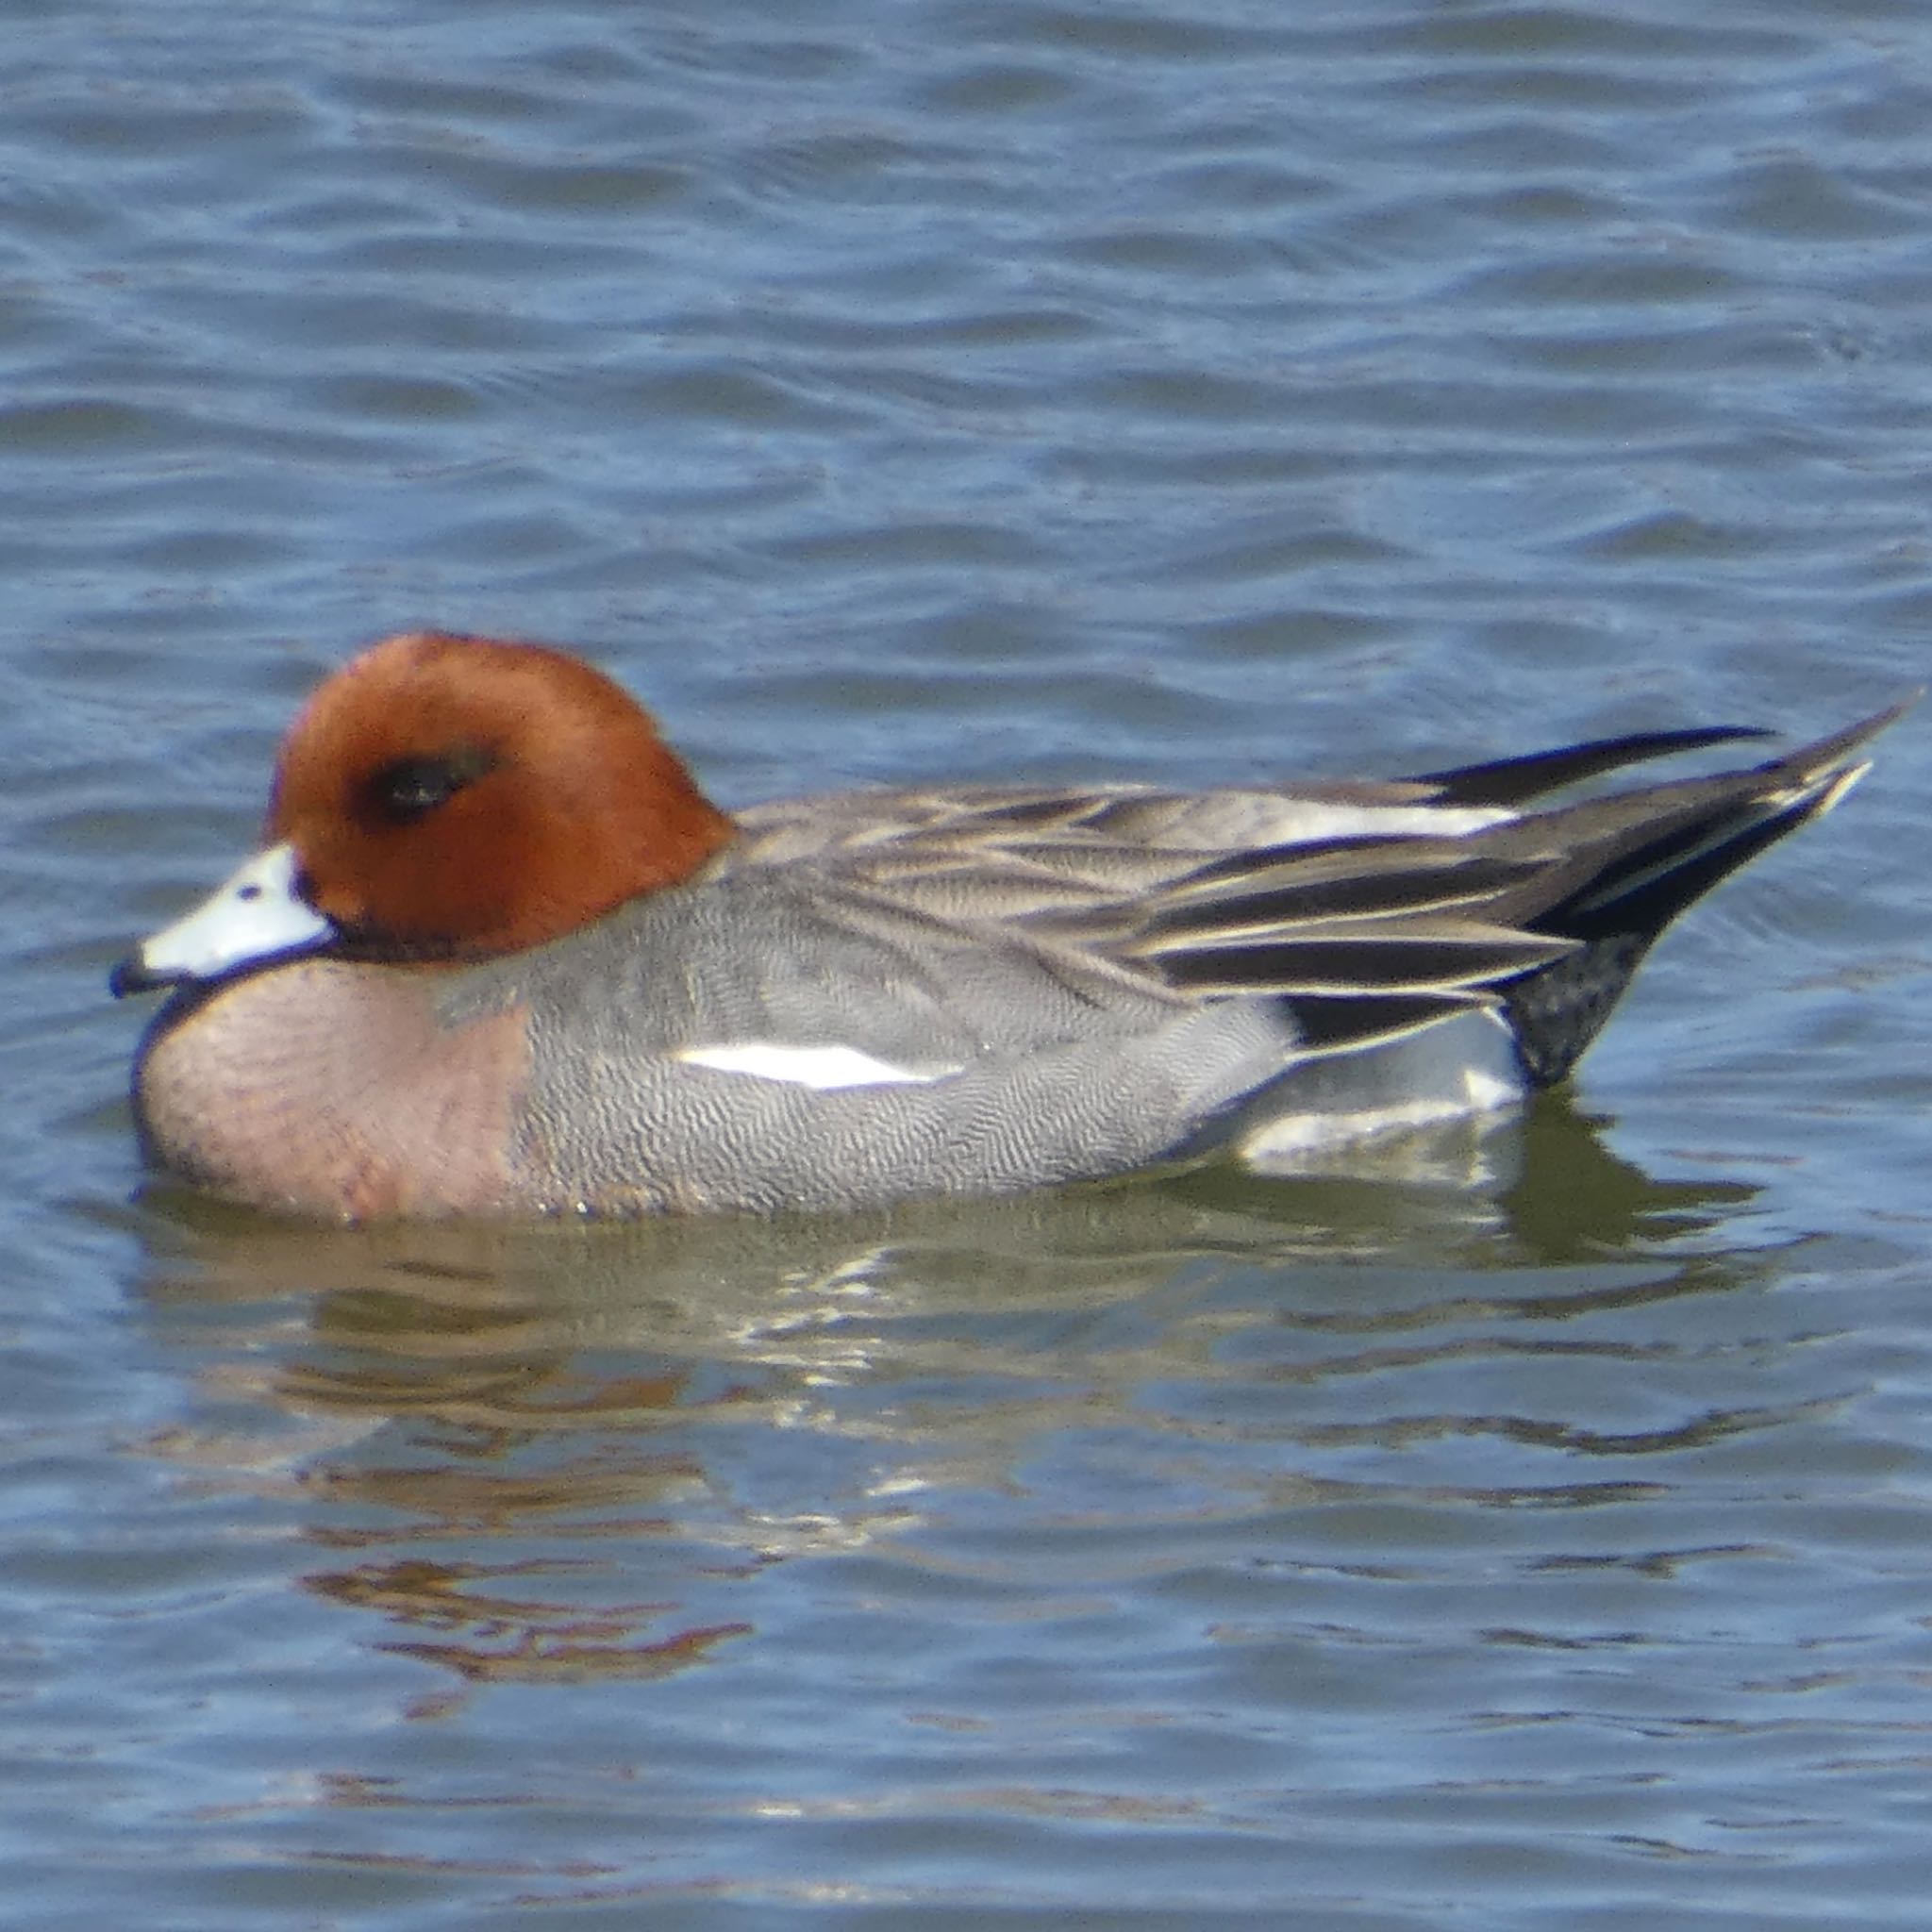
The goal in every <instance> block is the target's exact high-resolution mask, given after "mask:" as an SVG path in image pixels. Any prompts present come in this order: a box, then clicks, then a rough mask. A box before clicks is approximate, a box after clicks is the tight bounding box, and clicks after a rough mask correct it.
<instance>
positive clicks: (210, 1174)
mask: <svg viewBox="0 0 1932 1932" xmlns="http://www.w3.org/2000/svg"><path fill="white" fill-rule="evenodd" d="M451 970H452V969H450V968H446V967H434V966H413V967H406V966H366V965H345V964H342V963H341V962H338V961H333V960H325V959H308V960H298V961H296V962H294V963H292V964H291V965H288V966H282V967H277V968H275V969H273V970H271V971H268V972H264V973H258V974H251V975H249V976H247V977H245V978H242V979H240V980H237V981H236V982H235V983H234V984H233V985H232V986H228V987H225V988H223V989H222V990H220V991H217V992H215V993H214V994H213V995H212V996H211V997H209V998H208V999H207V1000H206V1001H205V1002H204V1003H202V1004H201V1005H199V1006H196V1007H193V1008H191V1009H189V1010H188V1011H186V1012H185V1013H184V1014H182V1015H181V1016H180V1017H179V1018H177V1019H171V1018H170V1017H169V1016H168V1015H166V1014H165V1013H164V1014H163V1016H162V1019H161V1021H160V1022H159V1023H158V1025H157V1027H156V1030H155V1032H154V1033H153V1034H151V1035H150V1037H149V1039H148V1041H146V1043H145V1044H144V1046H143V1048H142V1058H141V1060H140V1063H139V1065H138V1067H137V1069H136V1074H135V1106H136V1108H137V1111H138V1112H139V1114H140V1116H141V1122H142V1130H143V1132H144V1133H145V1134H146V1136H147V1139H148V1142H149V1144H150V1146H151V1148H152V1149H153V1151H154V1153H155V1154H156V1155H157V1157H158V1158H159V1159H160V1161H161V1162H162V1163H163V1164H165V1165H166V1166H168V1167H170V1168H172V1169H174V1170H175V1171H176V1172H178V1173H180V1174H185V1175H187V1176H188V1177H189V1178H191V1179H193V1180H196V1181H199V1182H202V1183H204V1184H206V1185H208V1186H211V1187H214V1188H218V1189H220V1190H222V1191H225V1192H227V1193H230V1194H233V1195H237V1196H239V1197H240V1198H241V1199H242V1200H245V1201H249V1202H253V1203H255V1204H257V1205H258V1206H262V1207H279V1208H300V1209H306V1210H308V1211H311V1212H318V1213H323V1214H328V1215H346V1216H349V1217H352V1218H355V1219H361V1218H364V1217H369V1216H378V1215H388V1214H436V1213H464V1212H472V1213H474V1212H488V1211H489V1210H491V1209H492V1208H512V1207H521V1208H525V1209H528V1208H532V1207H537V1206H541V1205H544V1204H541V1203H535V1202H531V1201H529V1200H527V1199H524V1198H521V1196H520V1193H519V1190H518V1187H517V1184H516V1178H515V1174H514V1155H513V1151H512V1150H513V1137H514V1123H515V1121H516V1119H517V1117H518V1113H519V1108H520V1106H521V1102H522V1097H523V1095H524V1093H525V1090H526V1088H527V1086H528V1081H529V1067H530V1050H529V1038H528V1031H527V1025H526V1019H527V1016H526V1014H525V1011H524V1009H523V1008H521V1007H516V1006H508V1007H505V1008H499V1009H497V1010H494V1011H490V1012H486V1013H484V1014H482V1015H481V1016H480V1017H475V1018H471V1019H467V1020H465V1021H462V1022H460V1023H456V1024H449V1023H445V1022H444V1021H443V1020H442V1019H441V1017H440V1016H439V1014H438V1011H437V1005H436V999H435V994H436V992H437V990H438V987H439V984H440V982H441V980H442V978H443V977H444V975H446V974H448V973H449V972H450V971H451Z"/></svg>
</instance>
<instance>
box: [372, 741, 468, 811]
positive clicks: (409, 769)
mask: <svg viewBox="0 0 1932 1932" xmlns="http://www.w3.org/2000/svg"><path fill="white" fill-rule="evenodd" d="M495 762H496V760H495V759H494V758H492V757H491V755H490V753H489V752H487V751H485V750H484V749H483V748H482V747H481V746H478V745H465V746H462V747H460V748H458V750H455V751H447V752H438V753H434V754H431V755H428V756H425V757H422V758H391V760H390V761H389V763H388V764H386V765H384V766H382V767H381V768H380V769H379V770H377V771H375V772H374V773H372V774H370V777H369V778H368V780H367V782H366V783H365V785H364V786H363V791H362V799H363V803H364V805H365V806H366V808H368V811H369V813H370V815H371V816H372V817H374V818H376V819H380V820H381V821H382V822H383V823H384V824H390V825H412V824H415V823H416V821H417V820H418V819H421V818H426V817H427V816H428V815H429V814H430V813H431V812H433V811H434V810H435V809H436V808H437V807H438V806H441V805H447V804H448V803H449V801H450V800H451V799H452V798H454V797H455V796H456V795H457V793H458V791H462V790H463V788H464V787H465V786H467V785H474V784H475V782H476V780H477V779H478V778H480V777H482V775H483V774H485V773H486V772H488V771H489V770H491V767H492V766H493V765H494V764H495Z"/></svg>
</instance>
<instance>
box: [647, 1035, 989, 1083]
mask: <svg viewBox="0 0 1932 1932" xmlns="http://www.w3.org/2000/svg"><path fill="white" fill-rule="evenodd" d="M676 1058H678V1059H681V1060H684V1061H686V1062H688V1063H689V1064H690V1065H691V1066H694V1067H710V1068H711V1069H713V1070H714V1071H715V1072H717V1073H720V1074H749V1075H750V1076H751V1077H752V1078H753V1079H755V1080H784V1081H786V1082H788V1083H790V1084H791V1086H793V1087H816V1088H817V1089H819V1091H821V1092H830V1091H833V1090H834V1089H836V1088H840V1087H917V1086H924V1085H925V1084H926V1083H927V1082H929V1081H933V1080H943V1079H945V1078H946V1077H947V1075H948V1074H957V1073H958V1071H959V1069H958V1067H895V1066H894V1065H893V1064H892V1063H891V1061H890V1060H882V1059H877V1058H874V1056H873V1055H871V1054H869V1053H861V1052H860V1051H859V1049H858V1047H856V1046H785V1045H782V1044H780V1043H779V1042H778V1041H774V1040H746V1041H734V1042H731V1043H728V1044H724V1045H720V1046H687V1047H684V1048H683V1049H681V1050H680V1051H679V1053H678V1054H677V1055H676Z"/></svg>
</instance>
